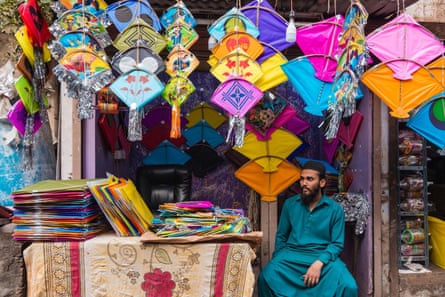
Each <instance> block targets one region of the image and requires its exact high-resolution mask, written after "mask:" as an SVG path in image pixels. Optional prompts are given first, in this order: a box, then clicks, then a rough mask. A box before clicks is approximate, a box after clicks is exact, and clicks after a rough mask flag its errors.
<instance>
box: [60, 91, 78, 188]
mask: <svg viewBox="0 0 445 297" xmlns="http://www.w3.org/2000/svg"><path fill="white" fill-rule="evenodd" d="M60 89H61V91H60V118H59V122H60V129H59V156H58V157H59V161H58V162H59V171H60V173H59V174H58V178H59V179H79V178H81V169H82V166H81V159H82V154H81V152H82V149H81V147H82V141H81V134H82V133H81V121H80V120H79V119H78V117H77V111H76V105H77V102H75V100H73V99H71V98H69V97H67V96H66V84H65V83H62V84H61V85H60Z"/></svg>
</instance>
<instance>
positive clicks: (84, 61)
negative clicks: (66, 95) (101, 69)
mask: <svg viewBox="0 0 445 297" xmlns="http://www.w3.org/2000/svg"><path fill="white" fill-rule="evenodd" d="M86 27H87V24H86V15H85V0H82V44H85V45H86ZM82 62H83V69H84V71H86V69H87V62H86V59H85V57H83V61H82ZM83 81H84V85H87V76H86V74H84V75H83Z"/></svg>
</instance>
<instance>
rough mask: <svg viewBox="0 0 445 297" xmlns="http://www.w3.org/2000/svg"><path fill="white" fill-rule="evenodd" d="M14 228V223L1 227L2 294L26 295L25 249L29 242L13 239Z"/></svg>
mask: <svg viewBox="0 0 445 297" xmlns="http://www.w3.org/2000/svg"><path fill="white" fill-rule="evenodd" d="M12 230H13V225H12V224H7V225H4V226H2V227H0V255H1V257H0V271H1V273H0V296H1V297H26V269H25V264H24V262H23V250H24V249H25V248H26V247H27V246H28V245H29V243H27V242H21V241H14V240H12Z"/></svg>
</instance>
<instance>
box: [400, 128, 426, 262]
mask: <svg viewBox="0 0 445 297" xmlns="http://www.w3.org/2000/svg"><path fill="white" fill-rule="evenodd" d="M398 133H399V134H398V138H399V147H398V148H399V149H398V162H399V164H398V165H397V180H398V183H399V187H398V197H397V198H398V249H399V267H400V268H402V267H403V263H404V262H409V261H411V262H421V263H422V264H423V265H424V266H428V265H429V249H428V186H429V183H428V177H427V173H428V170H427V169H428V168H427V162H428V158H427V155H426V141H425V139H423V138H422V137H420V136H419V135H418V134H416V133H415V132H414V131H412V130H410V129H409V128H408V127H407V126H406V123H405V122H403V121H399V123H398ZM401 161H406V162H411V163H402V162H401ZM400 164H416V165H414V166H413V165H411V166H406V165H400ZM409 197H412V198H409ZM419 208H423V209H422V210H417V209H419ZM403 209H405V210H403ZM406 209H412V210H413V211H406ZM414 218H415V219H414ZM413 220H416V221H417V223H414V224H413V223H412V222H410V224H409V225H408V222H409V221H413ZM417 224H420V227H419V226H417ZM417 228H422V229H423V232H424V234H423V235H424V236H423V237H424V238H422V241H421V242H419V243H415V244H414V245H418V246H416V247H414V246H413V247H412V248H413V250H410V248H411V247H409V246H411V245H409V246H407V244H406V243H405V242H403V241H402V233H404V231H405V230H412V231H414V229H417ZM405 249H406V250H405ZM402 251H403V253H402ZM408 253H412V254H413V255H408ZM419 254H420V255H419Z"/></svg>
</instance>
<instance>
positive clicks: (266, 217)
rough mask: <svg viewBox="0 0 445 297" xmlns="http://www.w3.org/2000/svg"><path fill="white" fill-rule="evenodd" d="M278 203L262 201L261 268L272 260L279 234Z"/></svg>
mask: <svg viewBox="0 0 445 297" xmlns="http://www.w3.org/2000/svg"><path fill="white" fill-rule="evenodd" d="M277 208H278V203H277V202H276V201H275V202H265V201H261V231H263V240H262V242H261V267H264V266H265V265H266V264H267V262H269V260H270V259H271V258H272V253H273V250H274V247H275V233H276V232H277V213H278V209H277Z"/></svg>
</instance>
